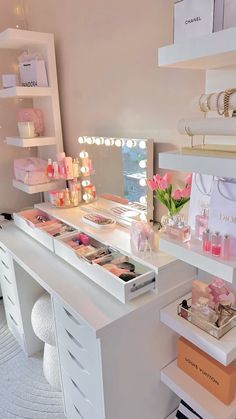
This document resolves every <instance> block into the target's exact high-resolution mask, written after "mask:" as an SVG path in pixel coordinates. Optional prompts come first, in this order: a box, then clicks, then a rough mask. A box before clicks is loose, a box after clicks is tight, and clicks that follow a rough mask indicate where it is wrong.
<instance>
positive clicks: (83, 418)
mask: <svg viewBox="0 0 236 419" xmlns="http://www.w3.org/2000/svg"><path fill="white" fill-rule="evenodd" d="M74 408H75V410H76V412H77V413H78V415H79V416H80V417H81V418H82V419H85V417H84V416H83V415H82V414H81V413H80V411H79V409H78V408H77V407H76V406H75V404H74Z"/></svg>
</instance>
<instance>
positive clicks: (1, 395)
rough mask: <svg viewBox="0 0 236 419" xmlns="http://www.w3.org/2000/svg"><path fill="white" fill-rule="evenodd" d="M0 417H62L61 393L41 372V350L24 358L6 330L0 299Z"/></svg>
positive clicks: (34, 418)
mask: <svg viewBox="0 0 236 419" xmlns="http://www.w3.org/2000/svg"><path fill="white" fill-rule="evenodd" d="M0 418H1V419H13V418H17V419H20V418H28V419H65V416H64V415H63V405H62V396H61V393H59V392H56V391H53V389H52V388H51V387H50V386H49V384H48V383H47V382H46V380H45V378H44V376H43V372H42V354H39V355H37V356H33V357H30V358H28V357H27V356H26V355H25V354H24V353H23V351H22V350H21V348H20V347H19V345H18V343H17V342H16V340H15V339H14V338H13V336H12V335H11V333H10V332H9V330H8V328H7V324H6V319H5V313H4V308H3V304H2V302H1V303H0Z"/></svg>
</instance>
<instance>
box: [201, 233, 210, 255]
mask: <svg viewBox="0 0 236 419" xmlns="http://www.w3.org/2000/svg"><path fill="white" fill-rule="evenodd" d="M202 250H203V252H206V253H209V252H210V251H211V232H210V230H209V228H207V229H206V230H205V231H203V234H202Z"/></svg>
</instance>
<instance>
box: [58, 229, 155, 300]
mask: <svg viewBox="0 0 236 419" xmlns="http://www.w3.org/2000/svg"><path fill="white" fill-rule="evenodd" d="M75 236H76V234H75V233H73V234H71V235H67V237H64V238H57V239H55V240H54V241H55V244H54V246H55V253H56V254H57V255H58V256H60V257H61V258H63V259H64V260H65V261H66V262H68V263H69V264H71V265H72V266H74V267H75V268H76V269H78V270H79V271H80V272H82V273H83V274H85V275H86V276H87V277H88V278H89V279H90V280H91V281H93V282H95V283H96V284H98V285H99V286H100V287H102V288H103V289H104V290H106V291H107V292H109V293H110V294H112V295H113V296H114V297H116V298H118V299H119V300H120V301H121V302H123V303H126V302H128V301H129V300H131V299H133V298H135V297H137V296H139V295H141V294H143V293H145V292H147V291H149V290H152V289H154V288H155V286H156V276H155V272H153V271H151V270H150V268H149V267H147V266H145V265H144V264H140V263H138V262H136V261H134V260H133V259H131V258H129V261H130V262H131V263H132V264H134V265H135V268H136V272H138V273H139V274H140V275H139V276H137V277H136V278H135V279H132V280H130V281H128V282H125V281H123V280H122V279H120V278H119V277H118V276H116V275H114V274H112V273H111V272H109V271H108V270H106V269H104V268H103V267H102V266H100V265H98V264H92V263H89V262H88V261H86V260H85V259H84V258H81V257H79V256H78V254H77V253H76V252H75V250H74V249H73V248H72V247H70V246H69V245H68V244H67V243H66V242H67V241H68V240H70V239H73V238H74V237H75ZM93 242H94V240H93V239H92V238H91V243H92V244H93ZM96 244H98V247H104V244H102V243H99V242H98V241H95V247H97V246H96ZM111 251H112V252H114V253H115V254H116V255H117V257H119V256H122V255H121V254H120V253H118V252H116V251H113V250H112V249H111ZM111 263H112V262H111Z"/></svg>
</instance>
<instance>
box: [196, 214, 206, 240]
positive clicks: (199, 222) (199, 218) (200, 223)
mask: <svg viewBox="0 0 236 419" xmlns="http://www.w3.org/2000/svg"><path fill="white" fill-rule="evenodd" d="M207 226H208V209H206V208H204V209H203V211H202V213H201V214H199V215H196V217H195V237H196V238H197V239H199V240H202V235H203V232H204V231H205V230H206V229H207Z"/></svg>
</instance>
